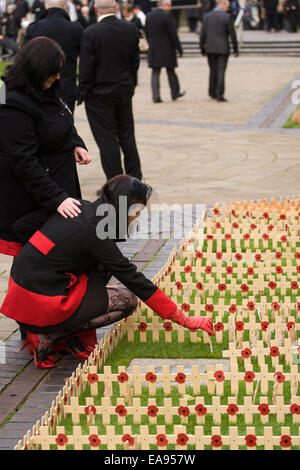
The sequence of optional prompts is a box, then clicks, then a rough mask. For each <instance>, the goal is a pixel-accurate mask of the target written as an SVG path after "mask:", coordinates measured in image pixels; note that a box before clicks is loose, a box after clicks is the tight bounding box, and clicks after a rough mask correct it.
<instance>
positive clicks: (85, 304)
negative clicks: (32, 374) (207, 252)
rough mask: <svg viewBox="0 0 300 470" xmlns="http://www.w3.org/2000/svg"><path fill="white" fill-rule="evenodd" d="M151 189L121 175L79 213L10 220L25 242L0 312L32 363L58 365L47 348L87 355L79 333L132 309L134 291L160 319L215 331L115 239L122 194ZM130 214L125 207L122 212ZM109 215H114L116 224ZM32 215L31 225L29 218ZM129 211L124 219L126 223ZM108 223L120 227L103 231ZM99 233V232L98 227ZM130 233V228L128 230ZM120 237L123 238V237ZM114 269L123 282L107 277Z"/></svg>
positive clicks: (130, 197) (139, 196) (135, 196)
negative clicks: (115, 284) (140, 268)
mask: <svg viewBox="0 0 300 470" xmlns="http://www.w3.org/2000/svg"><path fill="white" fill-rule="evenodd" d="M150 194H151V188H150V187H149V186H148V185H146V184H144V183H142V182H141V181H139V180H138V179H136V178H133V177H130V176H128V175H120V176H116V177H114V178H112V179H111V180H110V181H108V182H107V183H106V184H105V185H104V186H103V188H102V190H101V195H100V197H99V199H97V200H96V201H95V202H89V201H81V203H82V206H81V213H80V214H79V215H78V216H77V217H76V218H73V219H72V218H68V219H65V218H63V217H62V216H61V215H59V214H53V215H52V216H51V217H50V218H49V219H48V221H47V222H46V223H45V224H44V225H43V226H42V227H41V228H40V230H37V231H35V230H36V228H37V227H33V226H34V224H35V223H36V217H34V216H33V217H32V216H30V215H29V216H26V217H24V218H22V219H20V220H19V221H18V222H17V223H16V224H15V226H14V228H15V230H16V231H17V233H18V234H19V236H20V239H21V241H22V242H23V244H24V243H25V242H26V241H27V240H28V243H25V245H24V246H23V248H22V249H21V251H20V253H19V255H18V257H17V258H16V259H15V262H14V264H13V266H12V269H11V277H10V280H9V287H8V292H7V295H6V297H5V299H4V302H3V304H2V307H1V312H2V313H3V314H4V315H6V316H7V317H9V318H13V319H14V320H16V321H17V322H18V323H19V324H20V325H21V326H22V327H23V328H25V329H26V330H27V337H26V341H25V345H29V346H30V347H31V349H32V350H33V351H34V354H35V362H36V365H37V367H40V368H46V367H54V366H55V365H56V362H55V358H54V356H53V354H52V351H54V350H55V349H57V348H58V346H59V348H60V349H66V350H68V351H70V352H71V353H73V354H74V355H75V356H76V357H78V358H80V359H84V358H87V357H88V354H89V353H90V352H91V351H90V350H82V349H83V348H82V347H81V346H82V345H80V344H78V341H79V340H78V336H76V334H78V333H81V332H84V331H87V330H91V329H94V328H98V327H101V326H104V325H108V324H110V323H114V322H115V321H118V320H120V319H122V318H125V317H127V316H129V315H131V314H132V313H133V311H134V309H135V308H136V306H137V298H136V296H137V297H139V298H140V299H141V300H142V301H143V302H145V303H146V304H147V305H148V306H149V307H150V308H151V309H152V310H153V311H154V312H156V313H157V314H158V315H159V316H160V317H161V318H162V319H167V318H168V319H170V320H173V321H175V322H176V323H178V324H180V325H182V326H184V327H186V328H190V329H198V328H202V329H204V330H206V331H207V332H208V333H209V334H211V335H214V332H213V327H212V321H211V319H209V318H207V317H187V316H185V315H184V314H183V313H182V312H180V311H179V309H178V308H177V306H176V304H175V303H174V302H173V301H171V300H170V299H169V298H168V297H167V296H166V295H165V294H164V293H163V292H162V291H161V290H160V289H159V288H158V287H157V286H155V285H154V284H153V283H152V282H151V281H150V280H149V279H147V278H146V277H145V276H144V275H143V274H142V273H140V272H137V269H136V266H135V265H134V264H133V263H131V262H130V261H129V260H128V259H127V258H125V257H124V256H123V255H122V253H121V252H120V250H119V249H118V247H117V245H116V241H115V240H116V239H120V238H122V234H121V235H120V232H121V227H120V224H119V223H118V221H119V220H120V215H122V211H123V209H122V211H121V208H120V207H119V203H120V201H122V204H124V201H126V203H127V208H128V209H129V208H130V207H131V206H133V205H134V204H142V205H143V206H146V205H147V202H148V199H149V197H150ZM106 208H113V212H115V214H116V217H115V218H113V220H112V221H111V223H109V224H108V225H110V226H109V227H107V226H105V222H106V219H105V217H106V214H105V216H104V215H98V214H99V213H102V214H104V213H105V211H104V210H103V209H106ZM127 213H128V211H127ZM114 221H116V222H115V223H114ZM33 222H34V224H33ZM129 222H130V218H128V220H126V232H127V224H128V223H129ZM101 225H104V226H105V232H106V231H107V230H106V229H107V228H108V233H109V230H111V229H112V228H113V230H112V231H113V232H115V234H117V236H116V235H115V236H114V239H112V238H109V237H107V238H105V237H104V236H103V230H100V226H101ZM100 232H101V233H100ZM126 235H127V233H126ZM123 238H124V237H123ZM111 275H113V276H115V277H116V278H117V279H118V280H119V281H120V282H121V283H122V284H123V285H124V286H125V287H120V288H110V287H107V286H106V284H107V282H108V280H109V278H110V277H111Z"/></svg>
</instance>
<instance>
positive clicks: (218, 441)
mask: <svg viewBox="0 0 300 470" xmlns="http://www.w3.org/2000/svg"><path fill="white" fill-rule="evenodd" d="M211 445H212V446H213V447H221V446H222V445H223V442H222V438H221V436H218V435H216V434H215V435H214V436H211Z"/></svg>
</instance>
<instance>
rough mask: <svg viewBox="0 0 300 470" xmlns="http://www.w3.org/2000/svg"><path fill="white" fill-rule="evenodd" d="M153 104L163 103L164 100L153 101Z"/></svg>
mask: <svg viewBox="0 0 300 470" xmlns="http://www.w3.org/2000/svg"><path fill="white" fill-rule="evenodd" d="M153 103H163V100H162V99H161V98H157V99H156V100H153Z"/></svg>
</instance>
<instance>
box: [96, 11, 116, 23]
mask: <svg viewBox="0 0 300 470" xmlns="http://www.w3.org/2000/svg"><path fill="white" fill-rule="evenodd" d="M108 16H116V15H115V14H114V13H107V15H101V16H98V20H97V21H98V23H99V21H102V20H104V18H107V17H108Z"/></svg>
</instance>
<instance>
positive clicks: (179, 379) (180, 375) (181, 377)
mask: <svg viewBox="0 0 300 470" xmlns="http://www.w3.org/2000/svg"><path fill="white" fill-rule="evenodd" d="M185 379H186V375H185V374H184V373H183V372H179V373H178V374H177V375H176V377H175V380H176V382H177V383H178V384H183V383H184V382H185Z"/></svg>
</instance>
